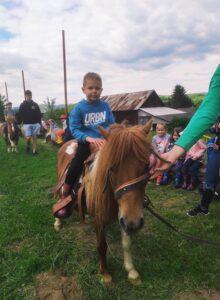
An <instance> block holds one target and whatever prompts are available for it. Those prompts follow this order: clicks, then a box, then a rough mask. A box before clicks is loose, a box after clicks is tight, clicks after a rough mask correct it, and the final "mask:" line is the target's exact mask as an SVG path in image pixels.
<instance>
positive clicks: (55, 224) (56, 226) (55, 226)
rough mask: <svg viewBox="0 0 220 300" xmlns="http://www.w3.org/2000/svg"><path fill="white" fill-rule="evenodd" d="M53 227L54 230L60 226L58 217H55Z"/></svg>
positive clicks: (57, 229)
mask: <svg viewBox="0 0 220 300" xmlns="http://www.w3.org/2000/svg"><path fill="white" fill-rule="evenodd" d="M53 226H54V229H55V231H59V230H60V228H61V222H60V219H59V218H55V223H54V225H53Z"/></svg>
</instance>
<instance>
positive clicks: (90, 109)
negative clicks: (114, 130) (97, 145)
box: [69, 99, 115, 142]
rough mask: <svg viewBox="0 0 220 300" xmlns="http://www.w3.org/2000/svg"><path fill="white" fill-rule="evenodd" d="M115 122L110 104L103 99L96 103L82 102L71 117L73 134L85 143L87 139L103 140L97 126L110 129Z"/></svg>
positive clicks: (72, 112)
mask: <svg viewBox="0 0 220 300" xmlns="http://www.w3.org/2000/svg"><path fill="white" fill-rule="evenodd" d="M114 122H115V118H114V116H113V113H112V111H111V109H110V107H109V105H108V103H107V102H105V101H103V100H101V99H99V100H97V101H95V102H90V101H88V100H85V99H83V100H81V101H80V102H79V103H78V104H77V105H76V106H75V107H74V108H73V110H72V111H71V113H70V116H69V128H70V131H71V134H72V136H73V137H74V138H75V139H77V140H78V141H79V142H85V140H86V138H87V137H92V138H102V136H101V134H100V132H99V129H98V127H97V125H101V126H102V127H104V128H105V129H108V128H109V125H111V124H113V123H114Z"/></svg>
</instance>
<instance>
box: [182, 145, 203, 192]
mask: <svg viewBox="0 0 220 300" xmlns="http://www.w3.org/2000/svg"><path fill="white" fill-rule="evenodd" d="M205 151H206V145H205V144H204V143H203V141H202V140H198V142H196V143H195V144H194V145H193V146H192V147H191V148H190V149H189V150H188V151H187V153H186V158H185V161H184V163H183V167H182V173H183V179H184V182H183V185H182V188H183V189H187V190H188V191H192V190H194V189H195V188H196V185H197V181H198V178H197V173H198V170H199V168H200V167H201V166H202V164H203V160H204V156H205Z"/></svg>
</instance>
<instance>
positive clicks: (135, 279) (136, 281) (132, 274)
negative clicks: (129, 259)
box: [128, 270, 141, 285]
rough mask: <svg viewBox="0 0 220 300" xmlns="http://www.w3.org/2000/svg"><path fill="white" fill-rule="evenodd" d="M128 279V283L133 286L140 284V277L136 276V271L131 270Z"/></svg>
mask: <svg viewBox="0 0 220 300" xmlns="http://www.w3.org/2000/svg"><path fill="white" fill-rule="evenodd" d="M128 279H129V280H130V282H131V283H132V284H133V285H139V284H141V279H140V276H139V274H138V272H137V271H136V270H131V271H130V272H129V273H128Z"/></svg>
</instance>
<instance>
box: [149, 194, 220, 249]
mask: <svg viewBox="0 0 220 300" xmlns="http://www.w3.org/2000/svg"><path fill="white" fill-rule="evenodd" d="M144 203H145V205H144V207H145V208H146V209H147V210H148V211H149V212H150V213H151V214H152V215H153V216H154V217H156V218H157V219H158V220H159V221H161V222H162V223H163V224H165V225H166V226H167V227H169V228H170V229H172V230H173V231H174V232H176V233H177V234H179V235H180V236H181V237H183V238H184V239H185V240H188V241H191V242H195V243H199V244H205V245H212V246H217V247H220V243H219V242H215V241H212V240H204V239H200V238H197V237H195V236H192V235H188V234H185V233H183V232H181V231H180V230H179V229H177V228H176V227H175V226H174V225H172V224H171V223H170V222H169V221H167V220H166V219H165V218H164V217H162V216H161V215H160V214H158V213H157V212H156V211H155V210H154V209H153V205H152V203H151V201H150V199H149V197H148V196H146V197H145V202H144ZM150 206H151V207H150Z"/></svg>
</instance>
